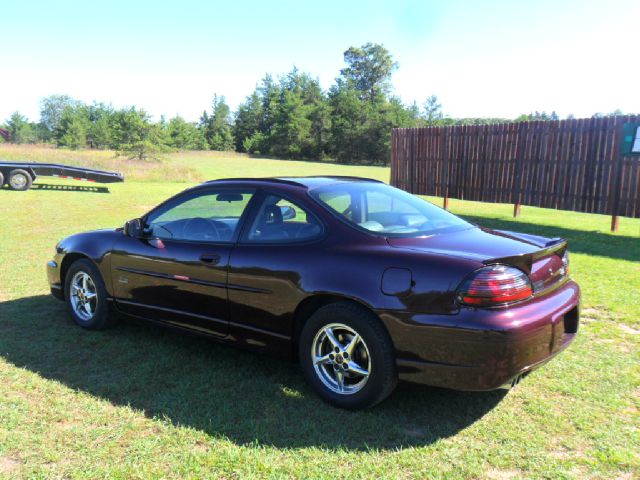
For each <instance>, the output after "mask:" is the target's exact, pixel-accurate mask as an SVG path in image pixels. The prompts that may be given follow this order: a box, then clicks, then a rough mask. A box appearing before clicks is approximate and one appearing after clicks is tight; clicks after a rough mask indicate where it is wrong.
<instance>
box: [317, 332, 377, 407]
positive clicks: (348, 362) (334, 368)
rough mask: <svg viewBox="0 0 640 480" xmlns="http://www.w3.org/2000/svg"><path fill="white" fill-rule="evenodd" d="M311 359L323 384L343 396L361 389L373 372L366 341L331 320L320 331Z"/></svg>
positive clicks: (356, 333)
mask: <svg viewBox="0 0 640 480" xmlns="http://www.w3.org/2000/svg"><path fill="white" fill-rule="evenodd" d="M311 361H312V362H313V368H314V369H315V372H316V375H318V378H319V379H320V380H321V381H322V383H323V384H324V385H325V386H326V387H327V388H328V389H330V390H331V391H332V392H335V393H339V394H341V395H351V394H354V393H357V392H359V391H360V390H362V389H363V388H364V386H365V385H366V384H367V381H368V380H369V376H370V375H371V355H369V349H368V348H367V344H366V343H364V340H363V339H362V337H361V336H360V335H358V332H356V331H355V330H353V329H352V328H351V327H348V326H346V325H344V324H342V323H331V324H329V325H325V326H324V327H322V328H321V329H320V331H318V333H317V334H316V336H315V338H314V339H313V343H312V344H311Z"/></svg>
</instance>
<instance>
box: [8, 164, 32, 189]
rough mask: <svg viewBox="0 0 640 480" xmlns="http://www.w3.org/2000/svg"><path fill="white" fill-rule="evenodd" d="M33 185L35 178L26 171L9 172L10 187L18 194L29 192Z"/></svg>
mask: <svg viewBox="0 0 640 480" xmlns="http://www.w3.org/2000/svg"><path fill="white" fill-rule="evenodd" d="M32 184H33V178H31V175H30V174H29V172H27V171H26V170H22V169H20V168H16V169H15V170H11V172H9V186H10V187H11V188H12V189H13V190H17V191H18V192H24V191H25V190H29V189H30V188H31V185H32Z"/></svg>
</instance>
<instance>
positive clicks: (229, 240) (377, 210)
mask: <svg viewBox="0 0 640 480" xmlns="http://www.w3.org/2000/svg"><path fill="white" fill-rule="evenodd" d="M568 270H569V260H568V254H567V243H566V242H565V241H563V240H561V239H549V238H543V237H537V236H531V235H523V234H517V233H511V232H503V231H491V230H486V229H483V228H480V227H477V226H475V225H472V224H470V223H467V222H466V221H464V220H462V219H460V218H458V217H456V216H455V215H452V214H451V213H449V212H447V211H445V210H442V209H440V208H438V207H436V206H434V205H432V204H430V203H428V202H426V201H424V200H422V199H420V198H418V197H415V196H413V195H410V194H408V193H406V192H403V191H401V190H398V189H395V188H393V187H390V186H388V185H385V184H384V183H381V182H377V181H374V180H367V179H360V178H346V177H309V178H264V179H228V180H217V181H212V182H207V183H204V184H202V185H199V186H197V187H195V188H191V189H189V190H186V191H185V192H182V193H181V194H179V195H177V196H175V197H173V198H171V199H169V200H167V201H166V202H164V203H162V204H161V205H159V206H158V207H156V208H155V209H153V210H152V211H151V212H149V213H147V214H146V215H144V216H143V217H142V218H139V219H135V220H132V221H129V222H127V224H126V225H125V227H124V228H119V229H114V230H101V231H95V232H89V233H81V234H78V235H73V236H70V237H68V238H66V239H64V240H62V241H61V242H60V243H59V244H58V246H57V252H56V255H55V258H54V259H53V260H52V261H50V262H49V263H48V276H49V283H50V284H51V290H52V292H53V293H54V294H55V295H56V296H57V297H58V298H60V299H64V300H66V302H67V304H68V306H69V311H70V313H71V315H72V317H73V319H74V320H75V321H76V323H78V324H79V325H80V326H82V327H86V328H92V329H100V328H105V327H107V326H109V325H111V324H113V322H114V321H115V319H116V318H117V316H115V315H113V313H114V312H113V311H115V312H118V313H123V314H126V315H129V316H133V317H136V318H139V319H144V320H147V321H151V322H155V323H158V324H161V325H165V326H171V327H175V328H179V329H182V330H187V331H189V332H195V333H198V334H201V335H205V336H208V337H210V338H213V339H217V340H221V341H224V342H228V343H232V344H235V345H239V346H243V347H247V348H251V349H255V350H260V351H266V352H270V353H274V354H278V355H284V356H287V357H297V358H298V359H299V361H300V363H301V364H302V368H303V370H304V373H305V375H306V377H307V379H308V381H309V382H310V383H311V385H312V386H313V388H314V389H315V390H316V391H317V392H318V394H319V395H320V396H321V397H322V398H323V399H324V400H326V401H328V402H330V403H332V404H333V405H337V406H339V407H345V408H361V407H368V406H371V405H374V404H376V403H378V402H380V401H381V400H383V399H384V398H385V397H387V396H388V395H389V394H390V393H391V392H392V390H393V388H394V386H395V385H396V382H397V380H398V379H405V380H409V381H414V382H420V383H425V384H429V385H435V386H439V387H447V388H454V389H461V390H489V389H495V388H498V387H500V386H502V385H505V384H509V383H513V382H517V381H518V380H519V379H520V378H521V377H522V376H524V375H526V374H527V373H528V372H530V371H531V370H532V369H534V368H536V367H537V366H539V365H541V364H542V363H544V362H546V361H547V360H549V359H550V358H552V357H553V356H554V355H556V354H557V353H559V352H560V351H562V350H563V349H564V348H565V347H566V346H567V345H568V344H569V343H570V342H571V341H572V340H573V338H574V336H575V334H576V332H577V330H578V307H579V299H580V290H579V288H578V285H577V284H576V283H575V282H574V281H572V280H571V279H570V278H569V271H568Z"/></svg>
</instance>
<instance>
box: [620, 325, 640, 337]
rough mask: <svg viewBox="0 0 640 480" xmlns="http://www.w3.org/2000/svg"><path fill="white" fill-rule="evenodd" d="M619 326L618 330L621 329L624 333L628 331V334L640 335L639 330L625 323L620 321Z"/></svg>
mask: <svg viewBox="0 0 640 480" xmlns="http://www.w3.org/2000/svg"><path fill="white" fill-rule="evenodd" d="M619 326H620V330H622V331H623V332H624V333H628V334H630V335H640V330H638V329H635V328H631V327H630V326H629V325H625V324H624V323H621V324H620V325H619Z"/></svg>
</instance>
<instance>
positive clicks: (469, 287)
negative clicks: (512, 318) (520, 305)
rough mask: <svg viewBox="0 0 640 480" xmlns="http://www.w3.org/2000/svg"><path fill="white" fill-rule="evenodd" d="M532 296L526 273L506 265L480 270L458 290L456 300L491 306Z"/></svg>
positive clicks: (468, 303)
mask: <svg viewBox="0 0 640 480" xmlns="http://www.w3.org/2000/svg"><path fill="white" fill-rule="evenodd" d="M531 295H533V289H532V287H531V281H530V280H529V277H528V276H527V274H526V273H524V272H523V271H522V270H519V269H517V268H514V267H507V266H506V265H492V266H489V267H485V268H481V269H480V270H478V271H476V272H474V273H473V274H472V275H471V276H470V277H469V278H467V279H466V280H465V281H464V282H462V285H460V287H459V288H458V300H459V301H460V302H461V303H464V304H467V305H473V306H492V305H502V304H505V303H511V302H517V301H519V300H524V299H525V298H529V297H530V296H531Z"/></svg>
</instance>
